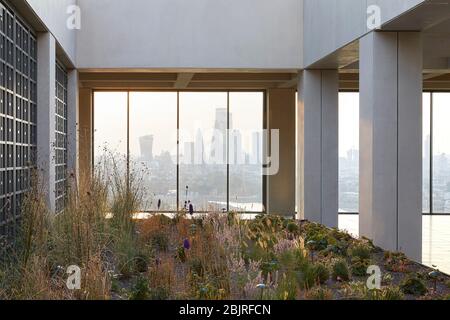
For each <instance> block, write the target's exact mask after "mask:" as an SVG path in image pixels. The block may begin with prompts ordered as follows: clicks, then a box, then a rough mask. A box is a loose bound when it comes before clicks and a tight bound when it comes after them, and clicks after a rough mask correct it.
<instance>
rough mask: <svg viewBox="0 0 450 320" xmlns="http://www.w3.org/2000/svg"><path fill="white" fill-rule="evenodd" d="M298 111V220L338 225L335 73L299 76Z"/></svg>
mask: <svg viewBox="0 0 450 320" xmlns="http://www.w3.org/2000/svg"><path fill="white" fill-rule="evenodd" d="M298 92H299V94H298V100H299V101H298V112H297V117H298V118H297V141H298V142H297V143H298V148H297V152H298V153H297V170H298V181H297V186H298V188H297V190H298V195H297V201H298V203H297V207H298V208H299V218H302V219H307V220H310V221H315V222H318V223H322V224H324V225H326V226H329V227H337V225H338V165H339V163H338V161H339V154H338V152H339V150H338V120H339V119H338V103H339V99H338V98H339V79H338V73H337V71H336V70H304V71H303V72H301V74H300V82H299V89H298Z"/></svg>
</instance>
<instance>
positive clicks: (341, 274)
mask: <svg viewBox="0 0 450 320" xmlns="http://www.w3.org/2000/svg"><path fill="white" fill-rule="evenodd" d="M332 276H333V279H334V280H341V281H349V280H350V271H349V269H348V264H347V262H346V261H345V260H344V259H339V260H336V262H335V263H334V264H333V272H332Z"/></svg>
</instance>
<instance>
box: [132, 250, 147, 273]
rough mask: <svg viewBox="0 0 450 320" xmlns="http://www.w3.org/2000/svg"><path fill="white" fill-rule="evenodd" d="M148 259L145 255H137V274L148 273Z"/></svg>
mask: <svg viewBox="0 0 450 320" xmlns="http://www.w3.org/2000/svg"><path fill="white" fill-rule="evenodd" d="M148 263H149V258H148V256H146V255H145V254H138V255H136V257H135V269H136V271H137V272H140V273H142V272H147V271H148Z"/></svg>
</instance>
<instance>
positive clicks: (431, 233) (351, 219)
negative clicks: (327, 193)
mask: <svg viewBox="0 0 450 320" xmlns="http://www.w3.org/2000/svg"><path fill="white" fill-rule="evenodd" d="M422 222H423V225H422V246H423V251H422V262H423V263H424V264H425V265H428V266H433V265H435V266H437V268H438V269H439V270H441V271H443V272H445V273H447V274H450V216H423V220H422ZM358 223H359V217H358V215H342V214H341V215H339V228H340V229H343V230H347V231H348V232H349V233H351V234H352V235H355V236H358V234H359V225H358Z"/></svg>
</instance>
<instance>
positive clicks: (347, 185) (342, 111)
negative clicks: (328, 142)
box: [339, 92, 359, 213]
mask: <svg viewBox="0 0 450 320" xmlns="http://www.w3.org/2000/svg"><path fill="white" fill-rule="evenodd" d="M358 211H359V93H357V92H341V93H339V212H341V213H345V212H352V213H355V212H358Z"/></svg>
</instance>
